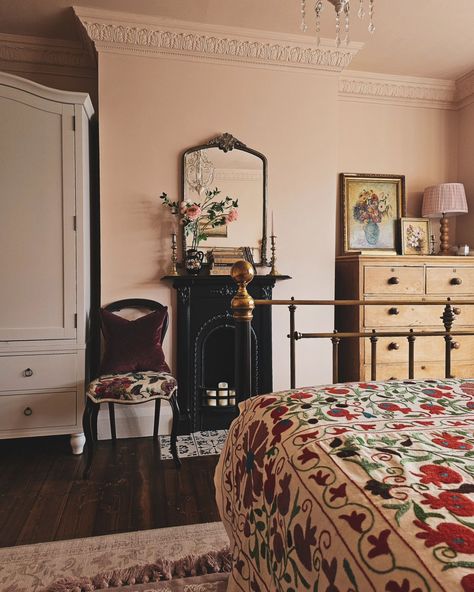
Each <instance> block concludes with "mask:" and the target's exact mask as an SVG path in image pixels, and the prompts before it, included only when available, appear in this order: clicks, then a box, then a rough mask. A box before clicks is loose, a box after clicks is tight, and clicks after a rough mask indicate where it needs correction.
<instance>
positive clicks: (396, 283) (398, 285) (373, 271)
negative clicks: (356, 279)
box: [364, 265, 425, 295]
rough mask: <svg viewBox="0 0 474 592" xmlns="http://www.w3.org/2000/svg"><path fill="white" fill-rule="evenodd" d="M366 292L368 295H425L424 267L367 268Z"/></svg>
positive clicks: (365, 268)
mask: <svg viewBox="0 0 474 592" xmlns="http://www.w3.org/2000/svg"><path fill="white" fill-rule="evenodd" d="M364 292H365V293H366V294H384V295H385V294H424V292H425V273H424V268H423V267H403V266H389V265H386V266H385V265H383V266H382V265H378V266H375V265H374V266H369V265H367V266H365V267H364Z"/></svg>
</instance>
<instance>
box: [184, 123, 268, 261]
mask: <svg viewBox="0 0 474 592" xmlns="http://www.w3.org/2000/svg"><path fill="white" fill-rule="evenodd" d="M215 189H218V190H219V192H220V193H219V194H218V196H217V197H216V198H215V199H216V200H225V198H226V197H229V198H231V199H232V202H230V201H229V203H233V202H234V201H237V202H238V206H237V208H236V210H237V214H236V215H235V217H236V218H237V219H236V220H235V221H233V222H232V224H230V223H228V224H221V225H218V226H216V227H214V228H212V227H209V225H208V226H207V227H206V231H205V232H206V235H207V239H206V240H205V241H203V242H201V243H200V244H199V248H200V249H202V250H205V251H208V250H211V249H213V248H221V247H248V248H249V249H250V251H251V253H252V256H253V259H254V261H255V264H256V265H267V261H268V259H267V159H266V158H265V156H264V155H263V154H261V153H260V152H257V151H256V150H253V149H252V148H249V147H248V146H246V145H245V144H244V143H242V142H240V141H239V140H237V139H236V138H234V137H233V136H232V135H231V134H228V133H225V134H222V135H221V136H217V137H216V138H213V139H212V140H210V141H209V142H208V143H207V144H202V145H201V146H193V147H192V148H189V149H188V150H186V152H184V154H183V162H182V193H181V195H182V201H184V202H188V203H189V202H191V203H195V204H202V203H203V202H204V200H205V199H206V195H207V193H206V192H211V191H214V190H215ZM190 242H191V241H190V239H189V237H188V238H187V237H186V236H185V233H184V232H183V246H184V249H183V251H185V250H186V249H188V248H190V246H191V245H190Z"/></svg>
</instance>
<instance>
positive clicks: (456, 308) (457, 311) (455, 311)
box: [453, 306, 461, 315]
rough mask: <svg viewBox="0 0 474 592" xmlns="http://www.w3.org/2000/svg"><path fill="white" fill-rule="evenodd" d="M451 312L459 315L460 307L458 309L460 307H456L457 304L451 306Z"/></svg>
mask: <svg viewBox="0 0 474 592" xmlns="http://www.w3.org/2000/svg"><path fill="white" fill-rule="evenodd" d="M453 312H454V314H455V315H460V314H461V309H460V308H458V307H457V306H455V307H454V308H453Z"/></svg>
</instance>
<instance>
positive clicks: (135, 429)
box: [97, 401, 173, 440]
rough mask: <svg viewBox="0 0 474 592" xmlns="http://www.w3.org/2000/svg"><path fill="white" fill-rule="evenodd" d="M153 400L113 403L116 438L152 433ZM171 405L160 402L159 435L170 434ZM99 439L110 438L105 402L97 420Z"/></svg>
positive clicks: (150, 434) (136, 436)
mask: <svg viewBox="0 0 474 592" xmlns="http://www.w3.org/2000/svg"><path fill="white" fill-rule="evenodd" d="M154 416H155V402H154V401H151V402H150V403H142V404H140V405H115V426H116V432H117V438H139V437H143V436H152V435H153V419H154ZM172 417H173V416H172V413H171V407H170V405H169V404H168V403H167V402H166V401H162V402H161V411H160V426H159V430H158V433H159V434H160V435H164V436H166V435H169V434H171V422H172ZM97 431H98V438H99V440H110V422H109V408H108V405H107V404H106V403H103V404H102V405H101V406H100V412H99V417H98V421H97Z"/></svg>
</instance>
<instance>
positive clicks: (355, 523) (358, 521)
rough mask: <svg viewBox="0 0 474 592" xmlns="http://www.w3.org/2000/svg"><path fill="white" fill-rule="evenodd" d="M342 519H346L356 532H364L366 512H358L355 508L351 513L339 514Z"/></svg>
mask: <svg viewBox="0 0 474 592" xmlns="http://www.w3.org/2000/svg"><path fill="white" fill-rule="evenodd" d="M339 518H340V519H341V520H346V521H347V522H348V524H349V526H350V527H351V528H352V530H355V531H356V532H362V523H363V522H364V520H365V519H366V515H365V514H362V513H361V514H358V513H357V512H356V511H355V510H354V511H353V512H351V514H350V515H349V514H342V515H341V516H339Z"/></svg>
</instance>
